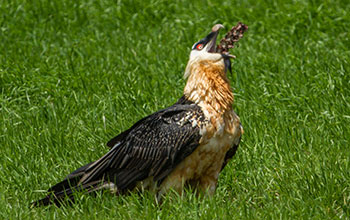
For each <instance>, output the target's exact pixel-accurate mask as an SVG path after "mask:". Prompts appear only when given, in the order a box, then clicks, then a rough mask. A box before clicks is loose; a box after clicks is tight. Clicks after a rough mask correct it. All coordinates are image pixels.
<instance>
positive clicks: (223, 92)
mask: <svg viewBox="0 0 350 220" xmlns="http://www.w3.org/2000/svg"><path fill="white" fill-rule="evenodd" d="M186 76H187V77H188V80H187V84H186V86H185V89H184V95H185V97H186V98H187V99H188V100H190V101H193V102H194V103H196V104H198V105H199V106H201V107H204V108H205V109H206V110H208V112H209V113H211V114H215V115H218V114H219V115H222V114H224V113H225V112H226V111H228V110H231V109H232V104H233V93H232V89H231V86H230V83H229V80H228V78H227V76H226V72H225V66H224V62H223V60H221V61H219V62H217V61H212V60H202V61H199V62H195V63H192V62H191V61H190V62H189V63H188V65H187V67H186V72H185V77H186Z"/></svg>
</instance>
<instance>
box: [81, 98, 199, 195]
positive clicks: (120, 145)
mask: <svg viewBox="0 0 350 220" xmlns="http://www.w3.org/2000/svg"><path fill="white" fill-rule="evenodd" d="M195 121H196V122H195ZM203 121H204V115H203V113H202V111H201V109H200V107H199V106H197V105H195V104H186V103H184V102H182V101H181V99H180V100H179V102H178V103H176V104H175V105H173V106H171V107H169V108H167V109H164V110H162V111H159V112H156V113H154V114H152V115H150V116H148V117H146V118H144V119H142V120H140V121H139V122H137V123H136V124H135V125H134V126H132V127H131V128H130V129H129V130H127V131H125V132H123V133H121V134H120V135H118V136H117V137H115V138H113V139H112V140H111V141H109V142H108V145H109V146H113V147H112V149H111V151H110V152H109V153H107V154H106V155H105V156H104V157H103V158H101V159H100V160H99V161H97V162H96V163H94V164H92V165H91V166H90V167H89V168H88V169H87V170H86V172H85V173H86V175H84V177H83V179H82V181H81V182H82V183H85V182H89V181H92V180H94V179H96V178H99V176H101V175H103V176H104V178H107V179H109V180H111V181H113V182H114V183H115V184H116V185H117V187H118V190H122V191H123V190H125V189H131V188H133V187H134V184H136V183H137V182H138V181H140V180H143V179H145V178H147V177H149V176H153V177H154V181H158V184H160V183H161V182H162V180H163V179H164V178H165V177H166V176H167V175H168V174H169V173H170V172H171V171H172V170H173V169H174V168H175V167H176V165H178V164H179V163H180V162H181V161H182V160H183V159H184V158H186V157H187V156H188V155H190V154H191V153H192V152H193V151H194V150H195V148H196V147H197V146H198V145H199V140H200V138H201V136H200V134H199V129H200V127H199V125H200V123H201V122H203Z"/></svg>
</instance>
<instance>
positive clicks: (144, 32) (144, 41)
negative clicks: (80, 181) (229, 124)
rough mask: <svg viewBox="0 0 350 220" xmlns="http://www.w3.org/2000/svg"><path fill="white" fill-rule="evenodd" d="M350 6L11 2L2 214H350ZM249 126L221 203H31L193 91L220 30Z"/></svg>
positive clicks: (1, 136) (0, 32)
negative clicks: (239, 34)
mask: <svg viewBox="0 0 350 220" xmlns="http://www.w3.org/2000/svg"><path fill="white" fill-rule="evenodd" d="M349 12H350V3H349V1H345V0H344V1H316V0H315V1H309V2H307V1H301V0H300V1H298V0H296V1H283V0H279V1H278V0H275V1H255V0H246V1H244V0H242V1H232V2H230V1H225V2H221V1H214V0H211V1H195V2H190V1H178V2H176V3H175V1H162V0H160V1H156V0H150V1H143V0H139V1H112V0H104V1H92V0H87V1H70V0H65V1H63V0H50V1H48V0H38V1H29V0H28V1H12V0H4V1H1V2H0V91H1V93H0V151H1V157H0V164H1V169H0V177H1V178H0V219H40V218H41V219H338V218H340V219H347V218H350V162H349V161H350V159H349V158H350V148H349V147H350V126H349V125H350V75H349V70H350V66H349V65H350V49H349V48H350V33H349V30H350V14H349ZM238 21H242V22H243V23H245V24H247V25H248V26H249V30H248V32H247V33H246V34H245V37H244V38H243V39H242V40H241V41H240V43H239V45H240V47H238V48H235V49H234V50H233V51H232V52H233V54H235V55H236V56H237V59H236V60H235V61H234V65H233V70H234V74H233V76H232V77H231V76H230V80H231V82H232V86H233V87H234V92H235V104H234V108H235V110H236V112H237V113H238V114H239V115H240V117H241V120H242V124H243V127H244V130H245V133H244V136H243V139H242V142H241V145H240V148H239V150H238V152H237V154H236V156H235V157H234V159H233V161H232V162H231V163H230V164H229V166H228V167H226V168H225V170H224V171H223V172H222V173H221V175H220V180H219V186H218V189H217V192H216V194H215V196H214V197H212V198H207V197H204V198H202V197H199V198H197V197H195V196H193V195H192V194H191V193H187V194H186V195H185V196H183V197H180V196H178V195H176V194H169V195H167V197H166V198H165V200H164V203H163V204H162V206H160V207H159V206H157V205H156V204H155V202H154V199H153V197H152V195H149V194H145V195H130V196H124V197H116V196H113V195H111V194H109V193H107V192H104V193H101V194H98V195H97V196H96V197H94V196H90V195H78V197H79V198H78V201H77V203H76V204H74V205H73V206H67V207H63V208H57V207H55V206H51V207H44V208H35V209H30V208H29V207H28V206H29V204H30V202H31V201H33V200H36V199H39V198H40V197H43V196H44V195H45V192H44V190H46V189H47V188H48V187H50V186H51V185H52V184H54V183H57V182H58V181H60V180H62V179H63V178H64V177H65V176H66V175H67V174H68V173H69V172H71V171H73V170H74V169H76V168H78V167H79V166H82V165H84V164H85V163H88V162H90V161H92V160H96V159H97V158H99V157H100V156H102V155H103V154H104V153H106V152H107V151H108V148H107V147H106V145H105V143H106V142H107V141H108V140H109V139H110V138H112V137H113V136H115V135H117V134H118V133H119V132H121V131H123V130H125V129H127V128H128V127H130V126H131V125H132V124H133V123H134V122H136V121H137V120H139V119H141V118H142V117H144V116H146V115H148V114H150V113H153V112H154V111H156V110H159V109H162V108H164V107H167V106H170V105H172V104H173V103H174V102H175V101H176V100H177V99H178V98H179V97H180V96H181V94H182V90H183V87H184V85H185V80H184V79H183V72H184V69H185V66H186V63H187V60H188V56H189V53H190V48H191V46H192V44H193V43H194V42H196V41H197V40H199V39H201V38H202V37H204V36H205V35H206V34H207V33H208V32H209V31H210V28H211V27H212V25H213V24H216V23H222V24H224V25H225V26H226V30H224V31H222V34H221V36H220V38H221V37H222V35H223V33H225V32H226V31H227V30H228V29H229V28H230V27H231V26H233V25H235V24H236V23H237V22H238Z"/></svg>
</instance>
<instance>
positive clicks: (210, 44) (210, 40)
mask: <svg viewBox="0 0 350 220" xmlns="http://www.w3.org/2000/svg"><path fill="white" fill-rule="evenodd" d="M221 28H224V26H223V25H222V24H216V25H214V26H213V28H212V29H211V32H210V34H208V36H206V37H205V38H204V39H205V41H207V43H206V44H207V45H206V47H205V49H206V51H207V52H208V53H215V52H216V38H217V36H218V34H219V31H220V29H221Z"/></svg>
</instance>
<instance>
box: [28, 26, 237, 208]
mask: <svg viewBox="0 0 350 220" xmlns="http://www.w3.org/2000/svg"><path fill="white" fill-rule="evenodd" d="M221 27H222V25H215V26H214V27H213V29H212V32H211V33H210V34H209V35H208V36H207V37H206V38H204V39H202V40H201V41H199V42H197V43H196V44H195V45H194V46H193V48H192V51H191V55H190V60H189V62H188V65H187V67H186V70H185V77H187V78H188V80H187V84H186V86H185V88H184V96H183V97H182V98H180V99H179V100H178V102H177V103H175V104H174V105H173V106H170V107H169V108H166V109H163V110H160V111H158V112H156V113H154V114H152V115H150V116H147V117H145V118H144V119H142V120H140V121H138V122H137V123H135V124H134V125H133V126H132V127H131V128H130V129H128V130H126V131H124V132H122V133H121V134H119V135H118V136H116V137H115V138H113V139H112V140H110V141H109V142H108V144H107V145H108V146H110V147H111V150H110V151H109V152H108V153H106V154H105V155H104V156H103V157H102V158H100V159H99V160H97V161H95V162H92V163H89V164H87V165H85V166H83V167H81V168H79V169H77V170H76V171H74V172H73V173H71V174H69V175H68V176H67V177H66V179H64V180H63V181H62V182H60V183H58V184H56V185H54V186H53V187H51V188H50V189H49V190H48V191H49V195H47V196H46V197H45V198H43V199H41V200H39V201H36V202H34V203H33V205H34V206H37V205H48V204H51V203H55V204H57V205H60V204H61V202H62V200H63V199H64V198H67V197H68V198H70V199H72V200H73V199H74V191H81V190H84V191H87V192H94V191H96V190H99V189H104V188H107V189H110V190H111V191H113V192H114V193H116V194H118V195H120V194H125V193H127V192H129V191H135V190H150V191H152V192H154V193H156V194H157V195H158V198H160V196H161V195H163V194H164V193H166V192H167V191H168V190H169V189H171V188H172V189H174V190H176V191H178V192H179V193H181V192H182V191H183V188H184V187H185V186H186V185H190V186H192V187H193V188H195V189H198V190H201V191H206V192H208V193H209V194H213V193H214V192H215V189H216V185H217V181H218V177H219V173H220V172H221V170H222V169H223V168H224V167H225V166H226V164H227V162H228V161H229V159H231V158H232V156H233V155H234V154H235V152H236V150H237V147H238V144H239V142H240V138H241V135H242V133H243V129H242V126H241V123H240V120H239V117H238V116H237V115H236V114H235V112H234V111H233V107H232V105H233V101H234V97H233V93H232V89H231V87H230V83H229V80H228V78H227V76H226V70H227V69H228V68H227V63H229V62H225V61H227V59H229V58H230V57H229V56H227V54H226V55H223V54H220V53H216V52H215V51H216V50H215V49H216V48H215V41H216V37H217V34H218V31H219V29H220V28H221Z"/></svg>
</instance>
